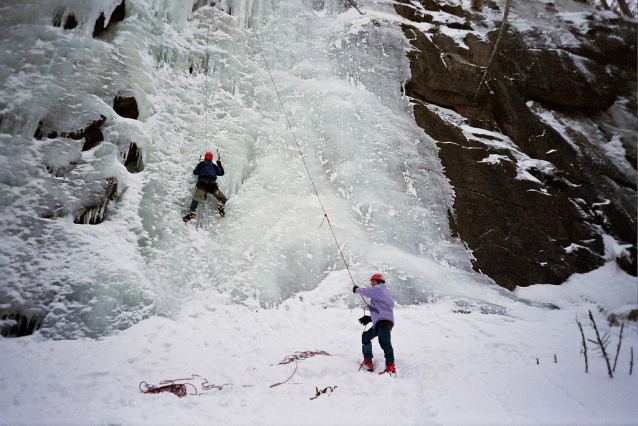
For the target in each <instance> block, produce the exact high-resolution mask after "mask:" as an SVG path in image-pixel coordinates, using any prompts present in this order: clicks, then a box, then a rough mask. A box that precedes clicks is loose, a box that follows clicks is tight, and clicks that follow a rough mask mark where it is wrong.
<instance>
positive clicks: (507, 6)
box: [474, 0, 512, 99]
mask: <svg viewBox="0 0 638 426" xmlns="http://www.w3.org/2000/svg"><path fill="white" fill-rule="evenodd" d="M511 4H512V0H505V10H504V11H503V22H501V29H500V30H498V37H496V42H495V43H494V48H493V49H492V54H491V55H490V59H489V60H488V61H487V66H486V67H485V71H483V77H482V78H481V82H480V83H479V86H478V88H477V89H476V95H474V99H476V97H477V96H478V93H479V90H480V89H481V86H482V85H483V82H484V81H485V77H487V72H488V71H489V69H490V65H492V61H493V60H494V56H495V55H496V52H498V44H499V43H500V42H501V37H502V36H503V33H504V32H505V28H506V27H507V15H509V13H510V5H511Z"/></svg>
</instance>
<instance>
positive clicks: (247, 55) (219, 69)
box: [0, 0, 502, 338]
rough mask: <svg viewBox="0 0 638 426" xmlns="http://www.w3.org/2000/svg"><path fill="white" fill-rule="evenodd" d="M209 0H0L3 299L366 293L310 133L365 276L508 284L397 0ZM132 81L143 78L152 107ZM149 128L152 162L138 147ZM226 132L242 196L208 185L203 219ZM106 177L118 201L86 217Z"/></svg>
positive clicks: (455, 293) (51, 317)
mask: <svg viewBox="0 0 638 426" xmlns="http://www.w3.org/2000/svg"><path fill="white" fill-rule="evenodd" d="M207 3H209V2H206V1H201V0H198V1H196V0H191V1H174V2H171V1H167V0H128V1H127V2H126V14H125V18H124V20H122V21H121V22H118V23H116V24H114V25H112V26H110V27H109V28H108V31H106V32H105V33H104V34H102V35H99V36H97V37H93V35H92V32H93V24H94V22H95V21H96V20H97V19H98V17H99V16H100V14H104V16H105V17H106V18H107V21H108V17H109V16H111V14H112V13H113V11H114V10H115V9H116V7H117V6H118V4H120V2H119V1H113V0H103V1H101V2H100V1H94V2H84V1H79V0H74V1H72V0H66V1H65V0H56V1H41V0H40V1H38V0H25V1H21V2H18V3H15V4H11V5H9V3H8V2H3V5H2V8H1V9H0V10H1V12H0V25H1V26H2V28H3V29H4V30H3V32H2V34H0V43H2V49H0V164H1V167H0V208H1V215H0V238H1V239H2V244H0V275H1V276H2V277H3V278H2V280H3V281H4V285H3V286H2V287H0V303H1V304H0V314H2V313H10V312H21V313H22V314H23V315H36V316H37V315H41V316H44V320H43V334H44V335H46V336H49V337H54V338H73V337H79V336H100V335H104V334H108V333H110V332H112V331H113V330H117V329H123V328H126V327H128V326H130V325H131V324H133V323H135V322H137V321H139V320H140V319H142V318H144V317H147V316H149V315H153V314H161V315H169V314H170V313H171V312H174V311H176V310H178V309H180V308H181V307H182V306H183V305H184V304H185V303H187V302H188V300H189V299H190V298H193V297H196V298H209V299H211V300H218V301H219V302H220V303H243V304H246V305H248V306H255V307H266V308H267V307H273V306H277V305H278V304H279V303H280V302H281V301H283V300H286V299H290V298H292V297H301V298H303V297H315V298H317V300H319V301H320V302H321V303H325V304H343V305H350V306H354V305H355V304H356V303H358V302H360V301H357V300H356V299H355V298H353V297H352V294H351V287H352V282H351V281H350V277H349V275H348V273H347V271H346V270H345V265H344V262H343V260H342V259H341V256H340V254H339V252H338V250H337V246H336V244H335V240H334V238H333V235H332V233H331V232H330V229H329V227H328V226H327V224H326V223H325V218H324V216H323V212H322V210H321V207H320V204H319V201H318V199H317V197H316V195H315V192H314V190H313V187H312V184H311V181H310V177H309V176H308V174H307V173H306V169H305V167H304V162H303V161H302V158H301V156H300V154H299V150H298V148H297V143H298V144H299V148H300V149H301V151H302V153H303V159H304V160H305V163H306V164H307V165H308V169H309V172H310V176H311V178H312V182H314V185H315V186H316V188H317V192H318V193H319V196H320V197H321V202H322V204H323V205H324V206H325V209H326V212H327V214H328V217H329V219H330V223H331V224H332V226H333V228H334V230H335V235H336V237H337V239H338V241H339V244H340V246H341V249H342V250H343V253H344V255H345V259H346V261H347V263H348V266H349V268H350V271H351V273H352V275H353V277H354V279H355V281H356V282H357V283H358V284H359V283H367V281H368V279H369V276H370V275H371V274H372V273H374V272H382V273H383V274H385V276H386V278H387V280H388V283H389V284H390V285H389V287H390V289H391V292H392V294H393V296H394V297H395V299H396V300H397V302H398V303H399V304H403V305H406V304H414V303H423V302H428V301H430V300H433V299H436V298H439V297H445V296H452V297H455V298H457V299H458V300H466V301H467V300H470V301H472V300H484V301H485V303H487V304H489V303H488V302H490V303H496V304H498V299H499V298H500V297H502V296H501V295H500V292H499V291H492V290H489V289H490V288H493V286H489V285H488V286H487V287H486V286H485V284H490V283H491V281H490V280H489V279H487V278H486V277H484V276H482V275H480V274H477V273H475V272H473V271H472V267H471V254H470V253H468V252H467V251H466V249H465V248H464V246H463V244H462V243H461V242H460V241H459V240H457V239H455V238H453V237H452V236H451V234H450V229H449V225H448V214H449V211H450V209H451V205H452V200H453V191H452V189H451V187H450V185H449V184H448V182H447V180H446V178H445V177H444V175H443V172H442V168H441V165H440V163H439V161H438V158H437V149H436V146H435V143H434V141H433V140H432V139H430V138H429V137H428V136H426V135H425V133H424V132H423V131H422V130H421V129H420V128H419V127H418V126H417V125H416V123H415V122H414V119H413V116H412V111H411V106H410V102H409V99H407V98H405V97H403V96H402V85H403V84H404V83H405V82H406V81H407V80H409V78H410V71H409V64H408V60H407V58H406V54H405V52H406V50H407V49H409V45H408V42H407V40H406V38H405V37H404V35H403V32H402V31H401V28H400V23H401V18H400V17H399V16H398V15H397V14H396V13H395V12H394V9H393V6H392V2H389V1H384V0H365V2H364V3H365V5H366V10H367V13H366V14H365V15H361V14H360V13H359V12H357V11H356V10H355V9H353V8H349V7H348V3H347V2H341V1H339V0H325V1H321V0H280V1H272V0H222V1H219V2H216V4H215V5H212V6H211V5H208V4H207ZM70 14H72V15H73V16H74V19H76V20H77V26H76V27H74V28H70V29H65V28H64V27H65V23H66V22H68V21H69V19H68V17H69V15H70ZM55 19H58V20H59V22H58V24H59V25H57V26H56V25H55V22H54V21H55ZM68 26H71V25H70V24H69V25H68ZM258 40H259V43H258ZM260 46H261V48H263V56H262V52H261V51H260ZM264 57H265V59H266V61H267V64H268V66H269V68H270V71H271V72H272V80H271V75H270V74H269V72H268V68H267V67H266V64H265V62H264ZM273 82H274V85H273ZM275 87H276V89H277V90H275ZM278 95H279V97H280V99H281V102H282V103H283V106H284V108H285V111H286V114H287V116H288V118H289V120H290V124H291V126H292V128H290V127H289V126H288V122H287V120H286V118H285V116H284V113H283V111H282V108H281V105H280V103H279V97H278ZM116 96H134V97H135V98H136V100H137V103H138V105H139V110H140V115H139V118H138V119H137V120H134V119H130V118H123V117H120V116H119V115H118V114H117V113H115V111H114V110H113V107H112V102H113V99H114V98H115V97H116ZM100 117H104V118H105V120H104V122H103V124H102V125H101V127H100V129H101V132H102V134H103V141H101V142H100V143H99V144H98V145H97V146H96V147H94V148H92V149H88V150H85V151H83V150H82V140H78V139H74V138H72V137H69V136H68V135H69V132H74V131H77V130H78V129H82V128H85V127H86V126H87V125H88V124H89V123H91V122H93V121H95V120H99V119H100ZM38 132H40V133H41V134H44V135H45V136H44V137H40V138H37V137H35V135H36V134H37V133H38ZM295 137H296V139H295ZM131 143H134V144H135V145H136V146H137V147H138V148H139V149H140V151H141V152H142V159H141V160H140V161H143V166H144V169H143V171H141V172H139V173H130V171H128V170H127V169H126V168H125V167H124V165H123V158H124V157H126V153H127V152H128V150H129V147H130V146H131ZM217 150H219V153H220V155H221V159H222V162H223V165H224V168H225V169H226V175H225V176H223V177H222V178H220V179H219V181H218V182H219V184H220V189H221V190H222V192H224V193H225V194H226V196H227V197H228V198H229V202H228V204H227V208H226V212H227V215H226V217H225V218H220V217H219V216H218V215H217V214H216V209H215V208H214V205H213V202H212V201H211V200H210V197H209V199H208V200H206V201H205V202H203V203H201V204H200V207H199V214H198V217H197V219H196V220H194V221H192V222H190V223H189V224H188V225H187V226H185V225H184V223H183V222H182V221H181V219H180V218H181V216H182V215H183V214H184V210H185V208H186V207H187V205H188V204H189V203H190V199H191V197H192V194H193V191H194V189H195V187H194V185H195V178H194V176H193V175H192V170H193V168H194V167H195V166H196V164H197V163H198V161H199V159H200V157H201V156H203V154H204V152H205V151H212V152H215V153H217ZM216 158H217V157H215V159H216ZM108 179H111V180H112V182H115V181H116V182H117V190H116V193H115V195H114V198H113V199H112V200H111V201H110V202H109V203H108V206H107V208H106V211H105V216H104V219H105V220H104V221H103V222H102V223H100V224H99V225H85V224H78V223H74V218H75V216H76V215H77V213H78V212H79V211H81V210H82V209H83V208H86V207H87V206H90V205H92V204H91V203H95V202H96V201H95V199H96V197H97V198H99V194H101V192H100V191H104V188H105V182H106V181H108ZM113 179H115V180H113ZM464 303H466V302H464ZM467 303H471V302H467Z"/></svg>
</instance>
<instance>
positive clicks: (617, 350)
mask: <svg viewBox="0 0 638 426" xmlns="http://www.w3.org/2000/svg"><path fill="white" fill-rule="evenodd" d="M624 328H625V323H624V322H623V323H622V325H621V326H620V335H619V336H618V347H617V348H616V358H614V367H613V368H612V369H611V371H613V372H614V373H615V372H616V362H618V354H619V353H620V344H621V343H622V331H623V329H624Z"/></svg>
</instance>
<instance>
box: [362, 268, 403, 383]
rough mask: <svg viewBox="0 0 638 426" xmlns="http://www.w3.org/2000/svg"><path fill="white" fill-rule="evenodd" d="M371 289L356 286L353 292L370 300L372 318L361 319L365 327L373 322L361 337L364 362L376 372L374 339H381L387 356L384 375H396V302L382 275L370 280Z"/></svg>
mask: <svg viewBox="0 0 638 426" xmlns="http://www.w3.org/2000/svg"><path fill="white" fill-rule="evenodd" d="M370 284H372V286H371V287H368V288H362V287H358V286H356V285H355V286H354V287H353V288H352V291H353V292H354V293H357V294H360V295H362V296H365V297H368V298H370V316H367V315H366V316H363V317H361V318H359V322H360V323H361V324H363V325H366V324H368V323H369V322H372V328H371V329H369V330H367V331H364V332H363V334H362V335H361V343H362V344H363V362H362V363H361V367H363V366H365V367H366V369H367V370H368V371H374V366H373V364H372V357H373V356H372V339H374V338H375V337H379V345H381V349H383V353H384V354H385V371H383V372H382V373H380V374H383V373H386V372H387V373H392V374H396V369H395V367H394V350H393V349H392V340H391V334H392V327H394V301H393V300H392V297H391V296H390V292H389V291H388V288H387V287H386V285H385V278H383V275H381V274H374V275H373V276H372V278H370Z"/></svg>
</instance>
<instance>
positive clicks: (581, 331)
mask: <svg viewBox="0 0 638 426" xmlns="http://www.w3.org/2000/svg"><path fill="white" fill-rule="evenodd" d="M576 323H577V324H578V328H580V335H581V336H583V354H585V373H589V364H588V363H587V343H586V341H585V333H584V332H583V326H582V325H580V321H578V320H576Z"/></svg>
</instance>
